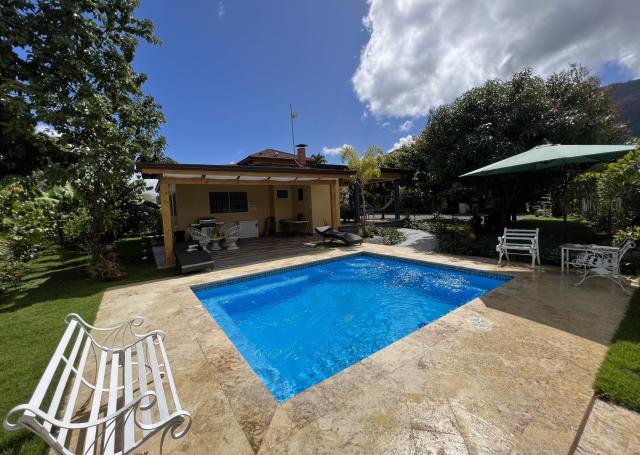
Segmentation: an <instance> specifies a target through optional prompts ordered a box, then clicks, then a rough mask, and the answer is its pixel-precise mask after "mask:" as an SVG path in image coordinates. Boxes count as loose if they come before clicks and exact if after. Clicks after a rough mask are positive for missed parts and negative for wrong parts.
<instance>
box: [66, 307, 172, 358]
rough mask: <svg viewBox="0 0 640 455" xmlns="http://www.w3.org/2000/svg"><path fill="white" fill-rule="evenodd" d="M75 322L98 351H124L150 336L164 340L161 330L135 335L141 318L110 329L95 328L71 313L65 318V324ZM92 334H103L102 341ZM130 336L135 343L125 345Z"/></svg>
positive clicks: (141, 320) (135, 318) (140, 323)
mask: <svg viewBox="0 0 640 455" xmlns="http://www.w3.org/2000/svg"><path fill="white" fill-rule="evenodd" d="M72 320H75V321H77V322H78V324H80V325H81V326H82V327H83V328H84V329H85V330H86V331H87V333H88V334H89V337H90V338H91V340H92V341H93V343H94V344H95V345H96V346H97V347H98V348H100V349H102V350H104V351H109V352H115V351H124V350H126V349H129V348H131V347H132V346H133V345H135V344H136V343H137V342H138V341H140V340H144V339H145V338H148V337H150V336H154V335H157V336H159V337H161V338H162V339H163V340H164V337H165V333H164V332H163V331H162V330H153V331H151V332H147V333H142V334H139V333H136V332H135V330H134V329H135V327H140V326H141V325H142V324H143V323H144V318H143V317H142V316H136V317H134V318H132V319H129V320H127V321H124V322H121V323H119V324H116V325H114V326H112V327H96V326H93V325H91V324H89V323H88V322H86V321H85V320H84V319H82V318H81V317H80V316H79V315H78V314H76V313H71V314H68V315H67V317H65V322H66V323H67V324H68V323H69V322H70V321H72ZM93 332H98V333H105V334H106V335H105V337H104V340H103V341H98V340H96V339H95V337H94V336H92V333H93ZM130 336H132V337H133V338H134V340H135V341H133V342H130V343H125V338H126V337H130Z"/></svg>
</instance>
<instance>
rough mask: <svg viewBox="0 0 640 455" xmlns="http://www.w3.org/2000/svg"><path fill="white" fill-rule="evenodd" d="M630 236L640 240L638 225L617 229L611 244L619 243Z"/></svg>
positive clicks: (639, 227)
mask: <svg viewBox="0 0 640 455" xmlns="http://www.w3.org/2000/svg"><path fill="white" fill-rule="evenodd" d="M628 238H631V239H633V240H635V241H636V243H637V241H638V240H640V226H630V227H628V228H625V229H619V230H618V231H616V233H615V234H614V236H613V244H614V245H620V244H621V243H622V242H624V241H625V240H626V239H628Z"/></svg>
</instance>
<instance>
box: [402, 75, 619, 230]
mask: <svg viewBox="0 0 640 455" xmlns="http://www.w3.org/2000/svg"><path fill="white" fill-rule="evenodd" d="M628 137H629V132H628V129H627V128H626V126H625V125H624V124H622V123H621V122H620V121H619V119H618V117H617V113H616V109H615V106H614V105H613V104H612V102H611V100H610V99H609V97H608V95H607V94H606V93H605V92H604V91H603V90H602V89H601V88H600V81H599V80H598V79H597V78H595V77H593V76H591V75H590V74H589V73H588V71H587V70H586V69H584V68H582V67H579V66H571V67H570V68H569V69H568V70H566V71H562V72H559V73H557V74H553V75H551V76H550V77H549V78H547V79H543V78H541V77H539V76H536V75H534V74H533V72H532V71H531V70H530V69H525V70H522V71H519V72H517V73H515V74H514V75H513V77H512V78H511V79H509V80H490V81H487V82H486V83H485V84H483V85H482V86H480V87H476V88H474V89H471V90H469V91H468V92H466V93H464V94H463V95H462V96H460V97H459V98H458V99H456V100H455V101H454V102H452V103H451V104H449V105H445V106H442V107H440V108H438V109H436V110H435V111H433V112H431V113H430V115H429V118H428V121H427V125H426V127H425V129H424V130H423V131H422V133H421V134H420V136H419V137H418V138H417V139H416V141H415V142H414V143H413V144H412V145H410V148H409V151H408V152H407V151H405V152H404V155H405V157H404V159H405V160H406V161H408V162H410V163H412V164H413V165H412V168H413V169H416V180H417V185H418V186H422V187H423V188H424V187H430V188H431V189H430V190H429V191H432V192H433V193H435V194H442V193H445V192H448V191H451V190H453V189H455V190H456V191H459V192H471V193H475V194H479V193H482V194H489V193H490V195H491V198H492V199H493V200H494V203H495V205H496V209H497V218H498V219H496V225H498V226H500V225H504V223H506V221H507V215H508V214H509V213H510V212H511V211H515V210H516V209H518V208H519V206H520V205H521V204H522V203H523V196H525V195H526V196H534V195H535V194H536V193H539V192H543V191H545V190H547V189H548V188H550V187H552V186H553V183H554V182H555V181H557V180H558V179H559V178H560V177H561V174H560V173H559V172H558V171H549V172H545V173H528V174H525V173H519V174H511V175H503V176H495V177H489V178H475V179H468V178H467V179H460V178H459V176H460V175H461V174H463V173H466V172H469V171H471V170H473V169H476V168H479V167H482V166H485V165H487V164H490V163H493V162H495V161H499V160H501V159H504V158H508V157H510V156H513V155H516V154H518V153H522V152H524V151H526V150H528V149H530V148H532V147H534V146H536V145H540V144H541V143H542V142H543V140H544V139H548V140H550V141H551V142H553V143H561V144H606V143H620V142H625V141H626V140H627V139H628ZM434 199H437V196H435V197H434Z"/></svg>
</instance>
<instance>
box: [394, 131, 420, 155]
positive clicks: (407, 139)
mask: <svg viewBox="0 0 640 455" xmlns="http://www.w3.org/2000/svg"><path fill="white" fill-rule="evenodd" d="M415 140H416V138H415V137H414V136H412V135H411V134H407V135H406V136H404V137H401V138H400V139H398V142H396V143H395V144H393V145H392V146H391V148H390V149H389V150H387V153H389V152H391V151H393V150H395V149H397V148H400V147H402V146H403V145H406V144H411V143H412V142H413V141H415Z"/></svg>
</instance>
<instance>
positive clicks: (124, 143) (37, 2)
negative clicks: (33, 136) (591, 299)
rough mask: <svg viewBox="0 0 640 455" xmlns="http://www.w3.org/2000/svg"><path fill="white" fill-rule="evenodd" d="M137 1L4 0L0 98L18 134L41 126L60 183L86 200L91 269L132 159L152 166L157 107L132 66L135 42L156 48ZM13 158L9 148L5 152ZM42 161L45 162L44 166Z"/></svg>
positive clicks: (160, 143) (160, 142) (157, 143)
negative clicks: (63, 161)
mask: <svg viewBox="0 0 640 455" xmlns="http://www.w3.org/2000/svg"><path fill="white" fill-rule="evenodd" d="M138 4H139V1H137V0H132V1H110V0H93V1H90V2H87V1H84V2H71V1H61V0H7V1H5V2H4V3H3V6H2V18H1V19H0V62H2V63H1V65H2V67H1V69H2V80H1V81H0V90H1V91H0V100H2V102H3V105H4V106H6V107H5V110H9V111H10V112H15V113H18V114H19V115H20V118H21V119H22V121H21V122H15V124H16V127H17V128H22V129H23V132H24V134H25V135H26V134H27V128H31V130H30V131H33V126H34V125H35V124H43V125H48V126H50V127H51V128H52V129H53V130H54V131H55V134H56V139H55V145H56V146H57V147H58V148H59V150H62V151H64V152H65V153H66V154H67V155H69V156H70V157H72V159H70V160H69V162H70V164H69V165H68V166H66V169H65V171H66V172H67V177H68V178H69V180H70V182H71V183H72V185H73V186H74V188H75V189H76V190H77V191H78V192H79V193H80V195H81V196H82V198H83V199H84V201H86V203H87V209H88V212H89V215H90V219H91V231H92V241H91V245H92V247H91V252H92V257H93V262H94V263H98V262H100V261H101V259H102V251H103V246H104V244H105V242H106V241H107V240H108V237H109V235H110V232H111V231H112V229H111V226H110V223H111V222H112V220H113V218H114V216H116V214H117V207H118V206H119V205H120V203H121V195H122V190H123V187H126V186H127V182H128V181H129V180H130V178H131V176H132V175H133V172H134V164H135V161H136V160H148V161H150V160H158V159H161V158H162V156H163V150H164V146H165V141H164V139H163V138H162V137H161V136H159V127H160V125H161V123H162V122H163V121H164V119H163V116H162V113H161V110H160V107H159V106H158V105H157V104H156V103H155V101H154V100H153V98H152V97H150V96H147V95H145V94H144V92H143V90H142V85H143V83H144V82H145V80H146V76H145V75H144V74H141V73H137V72H136V71H134V69H133V67H132V61H133V58H134V55H135V50H136V47H137V45H138V43H139V41H140V40H145V41H147V42H150V43H158V40H157V38H156V37H155V36H154V33H153V24H152V23H151V22H150V21H149V20H141V19H137V18H136V17H135V16H134V13H135V10H136V8H137V7H138ZM12 153H14V156H15V155H16V151H15V150H14V151H13V152H12ZM45 161H46V160H45Z"/></svg>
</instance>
